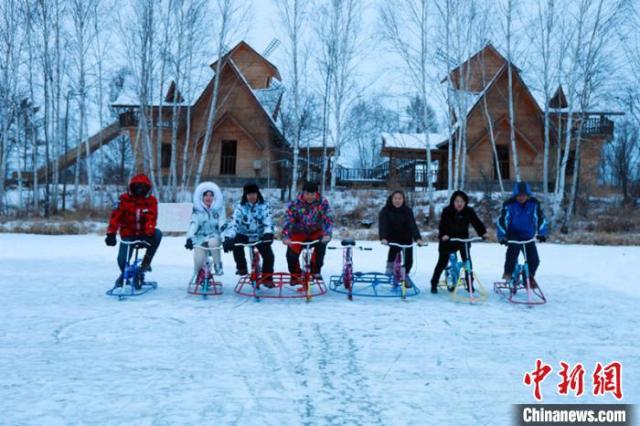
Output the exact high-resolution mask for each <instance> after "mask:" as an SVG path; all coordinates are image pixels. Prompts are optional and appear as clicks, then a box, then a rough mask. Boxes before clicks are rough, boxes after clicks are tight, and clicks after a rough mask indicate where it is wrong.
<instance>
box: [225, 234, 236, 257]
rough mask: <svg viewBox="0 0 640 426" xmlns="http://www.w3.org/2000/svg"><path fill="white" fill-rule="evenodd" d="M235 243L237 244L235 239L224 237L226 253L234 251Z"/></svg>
mask: <svg viewBox="0 0 640 426" xmlns="http://www.w3.org/2000/svg"><path fill="white" fill-rule="evenodd" d="M234 244H235V241H234V240H232V239H231V238H229V237H227V238H225V239H224V242H223V243H222V250H224V252H225V253H229V252H230V251H233V247H234Z"/></svg>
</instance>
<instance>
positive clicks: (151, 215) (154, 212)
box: [144, 195, 158, 237]
mask: <svg viewBox="0 0 640 426" xmlns="http://www.w3.org/2000/svg"><path fill="white" fill-rule="evenodd" d="M157 224H158V200H157V199H156V197H154V196H153V195H151V196H150V197H149V207H148V211H147V220H146V221H145V229H144V234H145V235H147V236H149V237H150V236H152V235H153V234H154V233H155V232H156V225H157Z"/></svg>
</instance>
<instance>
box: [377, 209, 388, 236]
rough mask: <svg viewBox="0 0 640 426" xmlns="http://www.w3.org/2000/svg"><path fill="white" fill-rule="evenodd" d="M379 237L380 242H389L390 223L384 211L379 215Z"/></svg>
mask: <svg viewBox="0 0 640 426" xmlns="http://www.w3.org/2000/svg"><path fill="white" fill-rule="evenodd" d="M378 235H379V237H380V240H389V222H388V221H387V215H386V214H385V211H384V209H382V210H380V213H379V214H378Z"/></svg>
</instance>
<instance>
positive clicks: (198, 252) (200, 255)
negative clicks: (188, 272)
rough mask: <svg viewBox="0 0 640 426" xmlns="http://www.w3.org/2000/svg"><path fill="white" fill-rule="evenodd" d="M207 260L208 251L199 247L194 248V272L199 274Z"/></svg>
mask: <svg viewBox="0 0 640 426" xmlns="http://www.w3.org/2000/svg"><path fill="white" fill-rule="evenodd" d="M205 260H207V251H206V250H202V249H199V248H194V249H193V272H194V273H195V274H196V275H198V272H200V269H201V268H202V265H203V264H204V262H205Z"/></svg>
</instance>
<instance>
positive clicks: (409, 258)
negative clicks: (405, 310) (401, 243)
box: [403, 247, 413, 288]
mask: <svg viewBox="0 0 640 426" xmlns="http://www.w3.org/2000/svg"><path fill="white" fill-rule="evenodd" d="M403 250H404V273H405V278H406V287H407V288H410V287H411V281H409V271H411V268H412V267H413V247H409V248H405V249H403Z"/></svg>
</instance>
